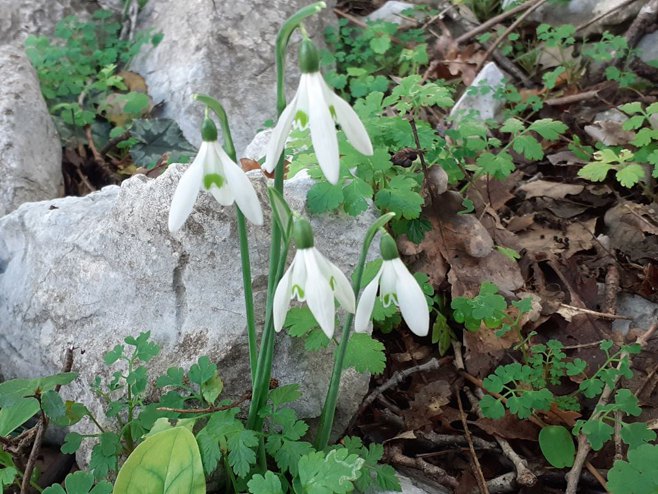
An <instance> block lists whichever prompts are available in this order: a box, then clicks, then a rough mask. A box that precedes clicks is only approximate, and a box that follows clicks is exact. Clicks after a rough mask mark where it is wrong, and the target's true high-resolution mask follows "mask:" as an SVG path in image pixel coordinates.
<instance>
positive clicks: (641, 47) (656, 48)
mask: <svg viewBox="0 0 658 494" xmlns="http://www.w3.org/2000/svg"><path fill="white" fill-rule="evenodd" d="M637 51H638V52H639V53H640V58H641V59H642V61H644V62H645V63H651V62H653V63H656V62H657V61H658V31H654V32H653V33H649V34H645V35H644V36H642V39H641V40H640V42H639V43H638V44H637Z"/></svg>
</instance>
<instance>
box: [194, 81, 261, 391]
mask: <svg viewBox="0 0 658 494" xmlns="http://www.w3.org/2000/svg"><path fill="white" fill-rule="evenodd" d="M194 99H196V100H198V101H200V102H202V103H204V104H205V105H206V106H208V108H210V109H211V110H212V111H213V112H215V114H216V115H217V118H218V119H219V123H220V125H221V127H222V134H223V136H224V150H225V151H226V154H227V155H228V157H229V158H231V159H232V160H233V161H234V162H236V163H237V156H236V152H235V145H234V144H233V138H232V137H231V128H230V127H229V124H228V116H227V115H226V111H225V110H224V107H223V106H222V105H221V104H220V103H219V102H218V101H217V100H215V99H214V98H211V97H210V96H204V95H201V94H197V95H195V96H194ZM235 210H236V213H237V217H238V236H239V237H240V259H241V262H242V286H243V289H244V305H245V308H246V311H247V340H248V345H249V368H250V369H251V382H252V385H253V384H254V383H255V379H256V364H257V355H258V343H257V340H256V315H255V310H254V294H253V288H252V286H251V262H250V261H249V237H248V235H247V221H246V220H245V217H244V214H242V211H240V208H239V207H238V206H237V204H236V206H235Z"/></svg>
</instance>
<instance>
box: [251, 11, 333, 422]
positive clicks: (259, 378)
mask: <svg viewBox="0 0 658 494" xmlns="http://www.w3.org/2000/svg"><path fill="white" fill-rule="evenodd" d="M324 7H326V4H325V3H324V2H316V3H313V4H311V5H309V6H307V7H304V8H302V9H300V10H298V11H297V12H296V13H295V14H293V15H292V16H290V17H289V18H288V20H287V21H286V22H285V23H284V24H283V26H282V27H281V29H280V30H279V33H278V35H277V38H276V48H275V58H276V109H277V115H279V116H281V113H283V110H285V108H286V93H285V62H286V50H287V48H288V41H290V36H292V33H293V32H294V31H295V29H297V28H298V27H299V24H300V23H301V22H302V21H303V20H304V19H306V18H307V17H309V16H311V15H314V14H316V13H318V12H319V11H320V10H322V9H323V8H324ZM284 167H285V163H284V159H283V153H281V156H279V160H278V163H277V166H276V169H275V174H274V188H275V189H276V190H277V191H279V192H280V193H281V195H283V179H284V175H285V170H284ZM281 240H282V235H281V230H280V228H279V226H278V225H277V223H276V221H273V222H272V244H271V246H270V271H269V274H268V280H267V305H266V309H265V326H264V329H263V336H262V339H261V345H260V351H259V353H258V361H257V364H256V377H255V381H254V385H253V394H252V398H251V405H250V407H249V416H248V419H247V427H248V428H249V429H252V430H255V431H257V432H260V430H261V429H262V427H263V419H262V418H260V417H259V416H258V411H259V410H260V409H261V408H262V407H263V406H264V405H265V403H266V400H267V392H268V391H269V384H270V376H271V375H272V359H273V354H274V323H273V318H272V306H273V299H274V290H275V289H276V285H277V283H278V282H279V280H280V279H281V276H282V275H283V267H284V266H285V263H286V257H287V252H288V248H287V245H286V246H285V247H284V248H283V252H282V245H281Z"/></svg>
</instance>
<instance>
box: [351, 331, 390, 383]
mask: <svg viewBox="0 0 658 494" xmlns="http://www.w3.org/2000/svg"><path fill="white" fill-rule="evenodd" d="M349 367H354V368H355V369H356V371H357V372H364V373H365V372H370V373H372V374H379V373H381V372H383V371H384V369H385V368H386V354H385V353H384V345H383V344H382V343H381V342H380V341H378V340H376V339H374V338H373V337H372V336H370V335H369V334H366V333H354V334H352V335H351V336H350V341H349V342H348V343H347V351H346V353H345V360H344V366H343V368H345V369H346V368H349Z"/></svg>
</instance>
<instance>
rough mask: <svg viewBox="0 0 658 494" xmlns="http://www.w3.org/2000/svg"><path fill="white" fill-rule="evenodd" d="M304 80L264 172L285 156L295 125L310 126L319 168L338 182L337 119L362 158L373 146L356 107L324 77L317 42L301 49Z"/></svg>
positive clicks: (274, 134)
mask: <svg viewBox="0 0 658 494" xmlns="http://www.w3.org/2000/svg"><path fill="white" fill-rule="evenodd" d="M299 67H300V70H301V73H302V75H301V78H300V80H299V88H298V89H297V94H295V97H294V98H293V99H292V101H291V102H290V103H289V104H288V106H287V107H286V109H285V110H284V111H283V113H282V114H281V116H280V117H279V121H278V122H277V124H276V127H275V128H274V131H273V132H272V137H271V139H270V142H269V144H268V147H267V154H266V156H265V164H264V165H263V168H264V169H265V170H266V171H268V172H270V173H271V172H272V170H274V167H275V166H276V164H277V161H278V160H279V157H280V156H281V153H282V152H283V148H284V147H285V144H286V139H287V138H288V134H289V133H290V129H291V128H292V125H293V123H294V122H297V123H298V125H299V126H300V127H301V128H305V127H306V126H309V127H310V129H311V142H312V143H313V149H314V150H315V155H316V156H317V158H318V164H319V165H320V168H321V169H322V173H324V176H325V177H326V179H327V180H328V181H329V182H331V183H332V184H336V183H337V182H338V177H339V171H340V163H339V155H338V139H337V137H336V124H335V123H334V118H335V119H336V121H337V122H338V124H339V125H340V126H341V128H342V129H343V132H345V135H346V136H347V139H348V140H349V142H350V143H351V144H352V146H354V148H355V149H356V150H357V151H359V152H360V153H362V154H365V155H367V156H371V155H372V154H373V150H372V143H371V142H370V137H369V136H368V132H367V131H366V129H365V127H364V126H363V123H361V120H360V119H359V117H358V115H357V114H356V112H355V111H354V110H353V109H352V107H351V106H350V105H349V104H348V103H347V102H346V101H345V100H344V99H343V98H341V97H340V96H337V95H336V94H334V92H333V91H332V90H331V88H330V87H329V86H328V85H327V83H326V82H325V81H324V78H323V77H322V74H321V73H320V61H319V56H318V51H317V48H316V47H315V45H314V44H313V42H312V41H311V40H309V39H307V38H305V39H304V40H302V44H301V46H300V48H299Z"/></svg>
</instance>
